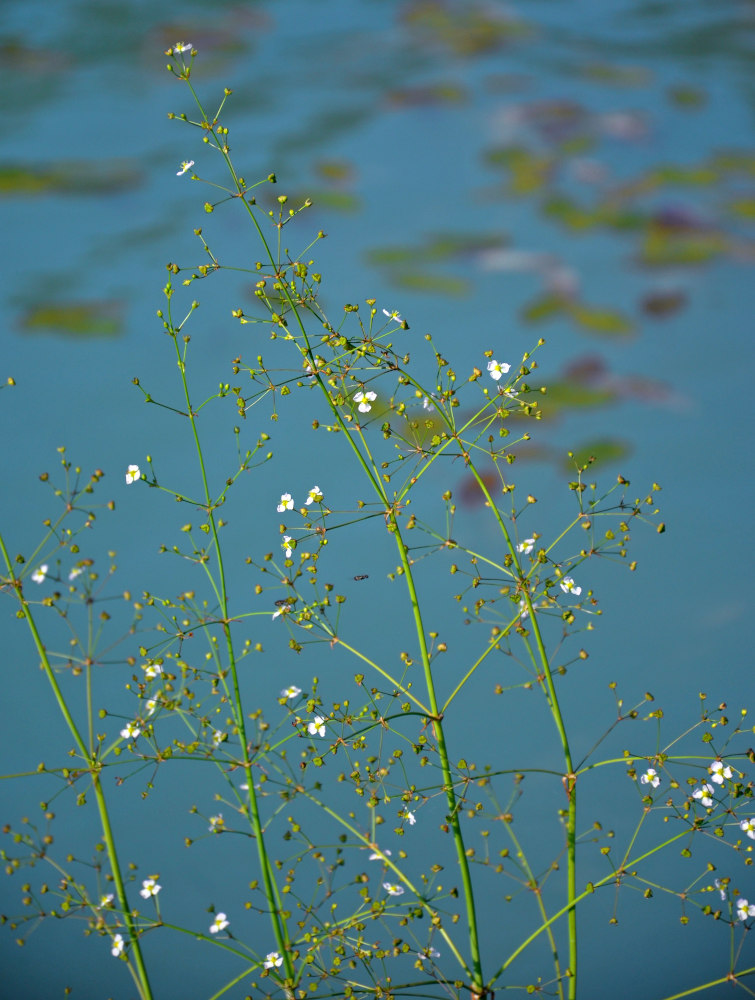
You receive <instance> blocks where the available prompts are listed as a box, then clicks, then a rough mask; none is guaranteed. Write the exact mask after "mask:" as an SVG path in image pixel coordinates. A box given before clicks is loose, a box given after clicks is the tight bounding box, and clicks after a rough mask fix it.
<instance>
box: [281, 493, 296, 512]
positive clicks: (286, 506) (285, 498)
mask: <svg viewBox="0 0 755 1000" xmlns="http://www.w3.org/2000/svg"><path fill="white" fill-rule="evenodd" d="M293 509H294V498H293V497H292V496H291V494H290V493H281V502H280V503H279V504H278V507H277V510H278V513H279V514H282V513H283V511H284V510H293Z"/></svg>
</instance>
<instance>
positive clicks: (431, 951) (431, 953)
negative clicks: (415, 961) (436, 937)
mask: <svg viewBox="0 0 755 1000" xmlns="http://www.w3.org/2000/svg"><path fill="white" fill-rule="evenodd" d="M417 955H418V957H419V958H420V960H423V961H424V959H426V958H440V952H439V951H436V950H435V948H433V946H432V945H428V947H427V948H422V949H421V950H420V951H418V952H417Z"/></svg>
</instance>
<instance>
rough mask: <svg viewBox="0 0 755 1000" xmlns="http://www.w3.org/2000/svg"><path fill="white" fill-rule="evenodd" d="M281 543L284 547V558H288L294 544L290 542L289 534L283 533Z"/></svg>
mask: <svg viewBox="0 0 755 1000" xmlns="http://www.w3.org/2000/svg"><path fill="white" fill-rule="evenodd" d="M281 544H282V545H283V549H284V552H285V555H286V559H290V558H291V553H292V552H293V551H294V546H293V545H292V544H291V536H290V535H284V536H283V542H282V543H281ZM295 544H296V543H295V542H294V545H295Z"/></svg>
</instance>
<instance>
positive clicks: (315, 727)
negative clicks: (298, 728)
mask: <svg viewBox="0 0 755 1000" xmlns="http://www.w3.org/2000/svg"><path fill="white" fill-rule="evenodd" d="M324 722H325V719H323V717H322V716H321V715H316V716H315V717H314V719H313V720H312V722H310V723H308V724H307V732H308V733H309V735H310V736H324V735H325V726H324V725H323V723H324Z"/></svg>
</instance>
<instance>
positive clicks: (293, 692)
mask: <svg viewBox="0 0 755 1000" xmlns="http://www.w3.org/2000/svg"><path fill="white" fill-rule="evenodd" d="M300 694H301V688H298V687H297V686H296V685H295V684H289V686H288V687H287V688H283V690H282V691H281V693H280V696H281V698H288V699H291V698H298V697H299V695H300Z"/></svg>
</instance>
